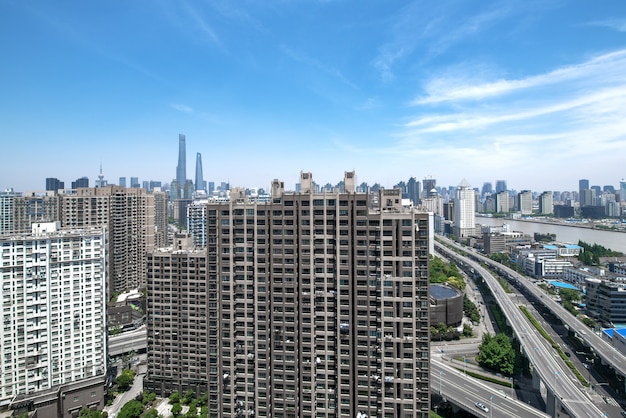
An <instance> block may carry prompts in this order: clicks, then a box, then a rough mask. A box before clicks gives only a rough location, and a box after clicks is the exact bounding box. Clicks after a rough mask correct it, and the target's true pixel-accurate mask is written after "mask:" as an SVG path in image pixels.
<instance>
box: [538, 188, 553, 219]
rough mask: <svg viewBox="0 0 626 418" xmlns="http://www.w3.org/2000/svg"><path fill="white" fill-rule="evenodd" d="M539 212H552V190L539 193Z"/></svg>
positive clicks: (548, 213)
mask: <svg viewBox="0 0 626 418" xmlns="http://www.w3.org/2000/svg"><path fill="white" fill-rule="evenodd" d="M539 213H540V214H542V215H551V214H553V213H554V204H553V196H552V192H543V193H541V195H539Z"/></svg>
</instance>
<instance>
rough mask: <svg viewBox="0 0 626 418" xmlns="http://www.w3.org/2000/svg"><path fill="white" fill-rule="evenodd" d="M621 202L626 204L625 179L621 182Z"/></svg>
mask: <svg viewBox="0 0 626 418" xmlns="http://www.w3.org/2000/svg"><path fill="white" fill-rule="evenodd" d="M619 201H620V202H626V180H624V179H621V180H620V182H619Z"/></svg>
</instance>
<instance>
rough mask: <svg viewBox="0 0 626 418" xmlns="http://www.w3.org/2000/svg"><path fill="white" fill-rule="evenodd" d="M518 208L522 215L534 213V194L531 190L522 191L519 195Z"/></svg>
mask: <svg viewBox="0 0 626 418" xmlns="http://www.w3.org/2000/svg"><path fill="white" fill-rule="evenodd" d="M517 208H518V209H519V211H520V213H521V214H522V215H530V214H532V213H533V194H532V192H531V191H530V190H522V191H521V192H519V193H518V194H517Z"/></svg>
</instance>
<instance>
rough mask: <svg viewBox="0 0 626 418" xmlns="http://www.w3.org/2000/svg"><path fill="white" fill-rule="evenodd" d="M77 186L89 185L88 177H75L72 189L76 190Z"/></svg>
mask: <svg viewBox="0 0 626 418" xmlns="http://www.w3.org/2000/svg"><path fill="white" fill-rule="evenodd" d="M79 187H89V178H87V177H81V178H79V179H76V181H73V182H72V189H73V190H76V189H78V188H79Z"/></svg>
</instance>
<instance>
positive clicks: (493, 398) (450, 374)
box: [430, 358, 550, 418]
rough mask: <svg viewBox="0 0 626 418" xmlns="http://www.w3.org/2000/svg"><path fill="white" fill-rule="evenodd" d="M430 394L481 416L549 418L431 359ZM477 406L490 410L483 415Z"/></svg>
mask: <svg viewBox="0 0 626 418" xmlns="http://www.w3.org/2000/svg"><path fill="white" fill-rule="evenodd" d="M430 391H431V393H435V394H438V395H440V396H441V397H442V398H444V399H445V400H446V401H448V402H451V403H452V404H454V405H456V406H458V407H460V408H462V409H464V410H467V411H470V412H472V413H473V414H474V415H478V416H485V417H496V418H500V417H502V418H535V417H539V418H547V417H549V416H550V415H548V414H546V413H544V412H541V411H539V410H537V409H535V408H533V407H531V406H529V405H527V404H525V403H524V402H520V401H518V400H516V399H514V398H511V397H510V396H508V395H507V394H506V388H504V387H503V388H502V389H494V388H493V387H491V386H489V385H487V384H485V383H483V382H481V381H480V380H477V379H474V378H472V377H469V376H467V375H466V374H464V373H463V372H461V371H459V370H457V369H455V368H452V367H450V366H448V365H447V364H445V363H444V362H441V361H439V360H436V359H432V358H431V360H430ZM476 402H481V403H482V404H483V405H485V406H486V407H487V408H488V409H489V410H488V411H484V410H482V409H480V408H478V407H477V406H476Z"/></svg>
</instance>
